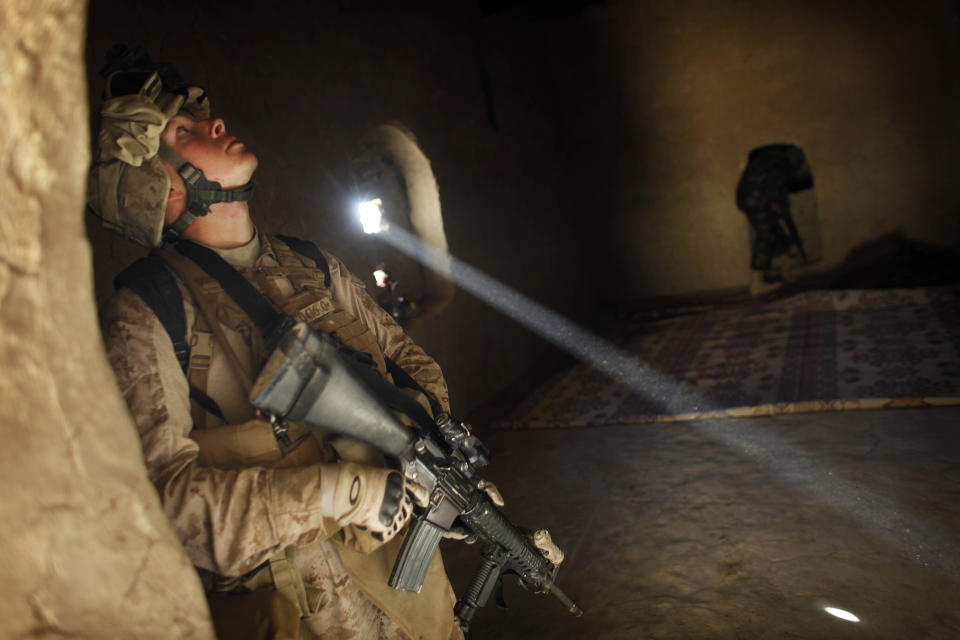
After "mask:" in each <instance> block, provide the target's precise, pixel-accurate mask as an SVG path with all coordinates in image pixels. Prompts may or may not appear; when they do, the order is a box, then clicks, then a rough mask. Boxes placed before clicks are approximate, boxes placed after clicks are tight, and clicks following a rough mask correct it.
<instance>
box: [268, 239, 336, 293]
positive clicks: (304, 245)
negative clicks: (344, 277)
mask: <svg viewBox="0 0 960 640" xmlns="http://www.w3.org/2000/svg"><path fill="white" fill-rule="evenodd" d="M275 237H276V238H277V239H279V240H281V241H282V242H283V243H284V244H285V245H287V246H288V247H290V248H291V249H293V250H294V251H296V252H297V253H299V254H300V255H302V256H305V257H307V258H310V259H311V260H313V261H314V262H316V263H317V267H318V268H320V269H321V270H322V271H323V286H325V287H329V286H330V265H329V264H327V260H326V258H324V257H323V253H321V252H320V247H318V246H317V245H316V244H314V243H313V242H310V241H309V240H301V239H300V238H294V237H293V236H282V235H279V234H277V235H276V236H275Z"/></svg>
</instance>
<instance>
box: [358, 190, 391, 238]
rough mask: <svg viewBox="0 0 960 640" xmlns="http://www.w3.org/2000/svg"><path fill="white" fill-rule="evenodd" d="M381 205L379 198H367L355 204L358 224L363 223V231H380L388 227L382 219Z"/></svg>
mask: <svg viewBox="0 0 960 640" xmlns="http://www.w3.org/2000/svg"><path fill="white" fill-rule="evenodd" d="M382 205H383V201H382V200H380V198H374V199H372V200H367V201H366V202H361V203H360V204H358V205H357V215H358V216H360V224H361V225H363V232H364V233H380V232H381V231H386V230H387V229H388V228H389V225H388V224H387V223H386V222H384V221H383V208H382Z"/></svg>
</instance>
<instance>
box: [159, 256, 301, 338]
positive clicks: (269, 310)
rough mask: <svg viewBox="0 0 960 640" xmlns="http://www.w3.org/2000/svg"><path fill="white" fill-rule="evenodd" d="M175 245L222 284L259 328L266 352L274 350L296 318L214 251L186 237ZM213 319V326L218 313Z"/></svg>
mask: <svg viewBox="0 0 960 640" xmlns="http://www.w3.org/2000/svg"><path fill="white" fill-rule="evenodd" d="M174 248H175V249H176V250H177V252H179V253H180V254H181V255H183V256H184V257H185V258H188V259H189V260H190V261H191V262H193V263H194V264H196V265H197V266H198V267H200V268H201V269H202V270H203V271H204V272H206V274H207V275H209V276H210V277H211V278H213V279H214V280H216V281H217V282H219V283H220V286H222V287H223V290H224V291H225V292H226V293H227V295H228V296H230V298H231V299H232V300H233V301H234V302H235V303H237V306H238V307H240V308H241V309H242V310H243V312H244V313H246V314H247V316H248V317H249V318H250V320H252V321H253V324H254V325H256V327H257V329H259V330H260V334H261V335H262V336H263V343H264V347H265V349H266V353H270V352H271V351H273V349H274V347H276V346H277V344H278V343H279V342H280V338H282V337H283V335H284V334H285V333H286V332H287V330H288V329H289V328H290V327H292V326H293V324H294V320H293V319H292V318H290V317H289V316H287V315H285V314H283V313H281V312H280V311H279V310H277V308H276V307H275V306H274V305H273V303H272V302H270V300H269V299H268V298H267V297H266V296H265V295H263V294H262V293H260V292H259V291H257V289H256V287H254V286H253V285H252V284H250V283H249V282H248V281H247V279H246V278H244V277H243V276H242V275H240V272H239V271H237V270H236V269H234V268H233V266H231V265H230V263H229V262H227V261H226V260H224V259H223V258H221V257H220V256H219V255H217V253H216V252H215V251H213V250H211V249H207V248H206V247H203V246H201V245H199V244H197V243H195V242H190V241H187V240H181V241H180V242H178V243H177V244H175V245H174ZM210 321H211V325H214V324H215V323H216V316H214V317H213V318H212V319H211V320H210ZM214 328H215V327H214Z"/></svg>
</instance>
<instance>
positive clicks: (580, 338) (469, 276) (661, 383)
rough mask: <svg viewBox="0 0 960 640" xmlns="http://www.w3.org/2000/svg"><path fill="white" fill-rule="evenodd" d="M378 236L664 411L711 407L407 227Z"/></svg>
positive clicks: (669, 380) (653, 370)
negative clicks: (422, 238)
mask: <svg viewBox="0 0 960 640" xmlns="http://www.w3.org/2000/svg"><path fill="white" fill-rule="evenodd" d="M379 238H380V239H381V240H383V241H384V242H386V243H388V244H390V245H391V246H393V247H394V248H396V249H398V250H400V251H401V252H403V253H405V254H406V255H408V256H410V257H411V258H413V259H414V260H418V261H419V262H420V263H421V264H423V265H424V266H426V267H428V268H430V269H432V270H434V271H436V272H437V273H440V274H444V275H446V277H449V278H450V279H451V280H452V281H453V282H455V283H456V284H457V286H459V287H460V288H462V289H464V290H465V291H467V292H469V293H471V294H473V295H474V296H476V297H477V298H479V299H480V300H482V301H484V302H486V303H487V304H489V305H490V306H491V307H493V308H494V309H496V310H498V311H500V312H502V313H503V314H505V315H506V316H508V317H509V318H512V319H513V320H515V321H516V322H517V323H519V324H520V325H522V326H524V327H526V328H527V329H530V330H531V331H533V332H534V333H536V334H537V335H539V336H540V337H542V338H543V339H545V340H547V341H548V342H550V343H552V344H554V345H556V346H557V347H559V348H561V349H563V350H564V351H566V352H567V353H569V354H571V355H572V356H574V357H576V358H578V359H580V360H582V361H584V362H588V363H590V364H591V365H593V366H594V367H595V368H596V369H598V370H599V371H601V372H603V373H604V374H606V375H607V376H608V377H610V378H612V379H614V380H616V381H618V382H620V383H621V384H624V385H625V386H627V387H629V388H630V389H632V390H634V391H637V392H638V393H642V394H643V395H644V396H646V397H647V398H648V399H650V400H651V401H653V402H655V403H656V404H657V405H658V406H661V407H662V408H663V409H664V411H663V412H664V413H678V412H681V411H684V412H686V411H702V410H705V409H707V408H711V407H709V406H708V403H707V401H706V400H705V398H704V397H703V396H701V395H700V394H697V393H694V392H691V391H688V390H686V389H684V388H683V387H681V386H680V385H679V384H678V383H676V382H675V381H674V380H672V379H671V378H669V377H668V376H665V375H663V374H661V373H660V372H659V371H657V370H656V369H653V368H652V367H650V366H648V365H646V364H645V363H643V362H642V361H640V360H638V359H637V358H636V356H634V355H633V354H630V353H627V352H625V351H624V350H622V349H620V348H618V347H617V346H616V345H614V344H612V343H610V342H609V341H607V340H604V339H602V338H599V337H597V336H596V335H595V334H593V333H591V332H589V331H587V330H586V329H584V328H582V327H580V326H578V325H577V324H576V323H574V322H572V321H570V320H568V319H567V318H565V317H563V316H561V315H560V314H558V313H556V312H555V311H552V310H550V309H548V308H546V307H544V306H543V305H541V304H538V303H537V302H534V301H533V300H531V299H530V298H528V297H526V296H525V295H523V294H522V293H519V292H518V291H515V290H514V289H511V288H510V287H508V286H506V285H504V284H502V283H500V282H498V281H497V280H495V279H493V278H491V277H490V276H488V275H487V274H485V273H483V272H482V271H480V270H479V269H476V268H474V267H472V266H470V265H468V264H466V263H465V262H462V261H461V260H458V259H456V258H454V257H453V256H451V255H450V254H448V253H446V252H444V251H439V250H437V249H436V248H434V247H432V246H430V245H428V244H426V243H424V242H423V241H421V240H420V239H419V238H418V237H416V236H415V235H413V234H412V233H410V232H409V231H407V230H406V229H402V228H398V227H396V226H394V227H391V228H390V229H389V231H387V232H386V233H381V234H380V235H379Z"/></svg>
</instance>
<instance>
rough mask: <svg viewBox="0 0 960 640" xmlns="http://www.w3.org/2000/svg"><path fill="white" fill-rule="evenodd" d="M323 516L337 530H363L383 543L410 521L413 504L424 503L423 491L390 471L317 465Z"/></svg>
mask: <svg viewBox="0 0 960 640" xmlns="http://www.w3.org/2000/svg"><path fill="white" fill-rule="evenodd" d="M320 473H321V482H322V486H323V504H322V505H321V507H322V509H323V512H324V515H326V516H328V517H331V518H333V519H334V520H336V521H337V523H338V524H339V525H340V526H345V525H348V524H354V525H358V526H361V527H364V528H366V529H367V530H369V531H370V533H372V534H373V535H374V536H376V537H377V538H380V539H382V540H383V541H384V542H386V541H388V540H390V539H391V538H393V537H394V536H395V535H397V533H399V532H400V531H401V530H402V529H403V527H405V526H406V525H407V523H408V522H409V521H410V517H411V516H412V515H413V503H414V500H416V501H417V502H418V503H420V502H421V501H423V502H425V501H426V495H425V494H426V490H425V489H424V488H423V487H421V486H419V485H417V484H414V483H412V482H408V481H407V480H406V479H404V477H403V475H402V474H401V473H400V472H399V471H396V470H393V469H384V468H381V467H372V466H368V465H362V464H355V463H352V462H340V463H337V464H328V465H320Z"/></svg>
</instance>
